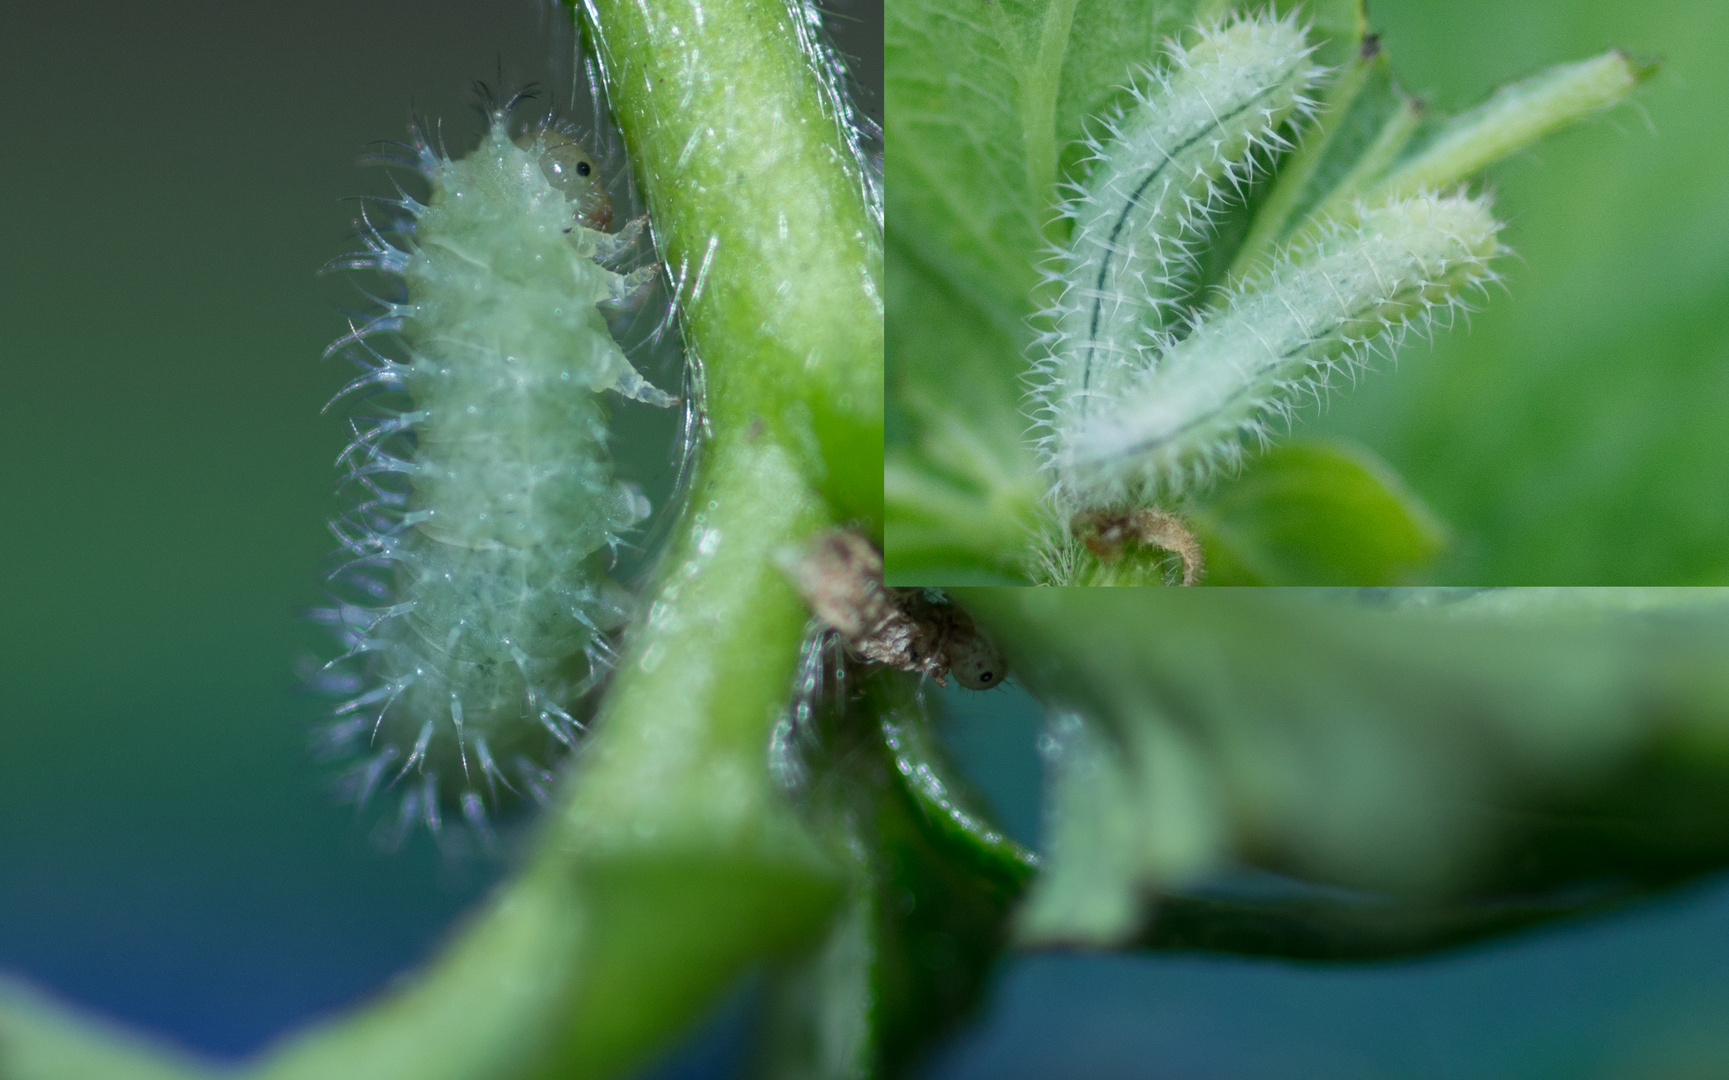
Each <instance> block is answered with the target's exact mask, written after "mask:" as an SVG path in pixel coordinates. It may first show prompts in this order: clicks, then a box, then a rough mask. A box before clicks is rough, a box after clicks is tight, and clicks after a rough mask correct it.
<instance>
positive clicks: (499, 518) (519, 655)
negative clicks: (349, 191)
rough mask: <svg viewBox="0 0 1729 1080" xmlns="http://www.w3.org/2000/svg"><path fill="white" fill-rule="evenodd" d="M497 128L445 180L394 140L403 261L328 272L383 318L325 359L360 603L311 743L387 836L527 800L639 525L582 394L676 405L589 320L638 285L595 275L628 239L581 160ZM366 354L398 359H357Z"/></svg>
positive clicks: (570, 711) (552, 140)
mask: <svg viewBox="0 0 1729 1080" xmlns="http://www.w3.org/2000/svg"><path fill="white" fill-rule="evenodd" d="M513 104H514V103H513ZM510 112H511V109H510V107H509V106H506V107H505V108H503V109H499V110H496V111H495V112H494V114H493V116H492V120H491V126H490V130H489V131H488V133H487V135H486V136H485V137H484V138H483V139H482V141H481V144H480V146H479V148H478V149H476V150H475V151H474V152H473V153H471V154H469V155H468V156H466V157H463V158H461V159H458V160H451V159H450V158H448V157H446V156H445V155H444V154H443V153H442V152H441V151H440V150H437V149H434V147H433V146H432V145H431V143H430V141H429V140H428V139H427V138H425V137H424V135H422V134H420V133H418V132H417V133H416V136H415V139H414V141H413V144H412V150H413V152H414V161H413V164H414V165H415V166H417V167H418V168H419V169H420V171H421V172H422V173H423V174H424V175H425V177H426V179H427V181H428V182H429V183H430V185H431V189H432V195H431V198H430V199H429V200H428V201H427V202H426V203H424V204H422V203H419V202H417V201H415V200H413V199H408V198H406V197H405V198H404V199H403V200H401V202H400V203H399V204H398V205H399V206H400V207H401V208H402V210H403V211H405V214H406V217H405V221H406V222H407V223H408V224H410V225H411V226H412V231H411V237H412V238H411V240H410V241H408V242H406V243H403V244H402V245H401V246H397V245H396V244H393V243H391V242H390V238H389V237H387V235H385V234H383V233H380V232H379V231H377V230H374V229H371V228H370V226H369V227H368V228H367V229H366V231H365V232H364V236H365V238H366V242H367V250H366V251H365V252H364V253H362V254H360V255H358V256H356V257H355V258H354V259H352V260H350V261H349V262H348V264H347V265H350V266H358V267H365V268H370V269H373V270H377V271H380V272H383V273H385V274H389V275H394V276H396V277H399V278H400V279H401V280H402V282H403V283H404V284H405V285H406V297H405V298H404V299H402V300H400V301H398V302H393V303H388V304H386V305H385V308H384V310H383V311H382V312H381V313H379V314H378V315H377V317H375V318H374V319H372V320H371V321H370V322H368V323H365V324H363V325H361V326H359V327H358V328H356V330H355V331H354V332H353V333H352V334H351V335H350V336H349V337H348V338H345V339H344V340H343V341H341V342H338V346H341V347H345V348H347V349H348V351H349V353H350V354H351V355H354V356H355V357H356V358H357V359H359V360H361V361H362V363H363V364H364V366H365V367H366V371H365V373H364V374H363V375H362V376H361V377H360V378H359V379H357V380H355V382H354V383H353V384H351V386H350V387H349V390H351V391H352V390H360V389H366V388H371V389H372V390H373V391H374V395H373V397H372V400H371V415H369V416H368V417H367V418H366V419H365V420H363V421H360V422H358V423H357V425H356V438H355V441H354V442H353V444H351V445H350V446H349V448H348V450H347V451H346V452H345V454H344V455H343V460H344V462H345V463H347V464H348V466H349V472H348V476H347V479H348V481H349V482H350V484H351V485H352V486H353V487H354V488H355V490H357V491H359V492H360V493H361V499H360V501H359V503H358V505H356V506H355V507H354V508H353V509H352V510H351V511H350V512H349V513H348V514H347V515H346V516H345V517H344V518H343V519H341V520H340V521H339V522H337V523H336V531H337V533H338V535H339V536H340V538H341V540H342V545H343V550H342V553H341V554H342V555H343V556H345V557H346V559H347V562H346V565H345V566H344V567H343V569H342V570H341V571H340V572H339V579H340V580H341V581H342V582H343V583H345V585H346V586H347V588H348V589H349V590H350V593H351V594H352V595H359V596H365V597H370V598H371V600H370V602H347V603H343V604H341V605H339V606H338V607H336V608H334V609H331V610H330V611H328V612H327V613H326V617H327V618H328V619H329V620H330V621H332V622H333V623H335V624H336V626H337V628H338V630H339V633H340V634H341V635H342V637H343V640H344V643H345V645H346V646H347V652H346V653H345V654H344V657H343V658H341V659H340V660H339V661H338V662H336V663H335V665H334V666H333V668H332V669H331V670H333V671H337V672H344V671H346V673H347V674H346V678H347V679H348V685H349V687H350V689H351V690H352V694H351V696H350V697H348V699H347V700H346V701H344V702H343V703H342V704H341V705H339V706H338V707H337V708H336V710H335V712H336V717H337V719H336V722H335V723H334V724H333V725H332V727H331V728H330V741H331V744H332V745H333V747H335V748H336V749H339V750H341V751H344V752H348V753H353V754H357V755H359V757H360V763H359V764H358V765H357V766H355V768H354V769H353V771H352V772H351V774H350V777H349V779H350V788H351V790H350V791H349V793H348V794H349V795H350V796H351V797H352V798H354V799H356V800H358V801H361V802H364V801H365V800H366V799H367V798H369V797H370V796H371V795H373V794H374V793H375V792H376V791H378V790H380V789H381V788H386V787H395V788H397V789H398V790H400V791H401V792H402V801H401V805H400V811H399V814H398V815H397V816H396V821H397V826H396V829H395V832H396V835H397V836H398V837H399V836H400V834H401V833H402V832H404V831H406V829H407V828H409V827H411V826H412V825H414V824H415V823H417V822H424V823H425V824H426V825H428V826H429V827H431V828H433V829H434V830H435V831H436V830H437V829H438V827H439V825H440V823H441V813H442V808H446V807H459V808H460V810H461V812H462V814H463V816H464V817H466V818H467V819H469V820H470V821H471V822H472V823H473V824H475V825H476V826H477V827H479V828H482V829H484V828H485V825H486V807H487V806H488V805H490V804H494V803H496V802H497V800H499V799H500V798H501V797H503V796H505V795H508V794H509V793H510V792H527V793H531V794H541V793H543V791H544V787H545V784H546V783H547V780H548V777H549V773H548V767H549V765H550V763H551V762H552V760H553V759H554V758H555V757H556V755H557V754H558V753H560V752H561V751H562V749H563V748H566V747H569V746H571V745H573V744H574V742H575V740H576V738H577V736H578V732H579V728H580V726H581V725H580V723H579V720H578V718H577V716H576V715H574V710H575V709H577V708H578V704H577V703H578V701H579V699H580V698H581V697H582V696H583V695H584V694H585V693H586V692H587V691H588V690H589V689H590V688H591V687H592V686H593V685H594V684H595V683H596V681H597V680H598V679H599V678H600V677H601V676H602V675H604V673H605V672H606V670H607V667H608V663H609V659H610V649H609V645H608V642H607V637H606V635H607V632H608V631H609V630H611V629H614V628H615V627H616V626H617V625H619V624H620V622H621V621H622V617H623V614H624V607H625V603H626V600H627V598H626V597H625V596H624V594H623V591H622V590H621V589H620V588H619V587H618V586H617V585H616V584H614V583H613V582H612V581H611V580H610V579H609V577H608V576H607V566H608V559H609V556H610V554H611V549H613V548H614V547H615V546H616V545H617V544H618V543H619V540H620V537H621V536H622V535H623V534H624V533H625V532H626V531H627V530H629V529H630V528H631V526H633V525H634V524H636V523H637V522H639V521H641V520H642V519H643V518H644V517H645V516H646V515H647V513H648V511H649V507H648V503H647V500H646V499H645V498H644V497H643V496H642V494H641V493H640V492H639V491H637V490H636V489H635V488H634V487H632V486H630V485H627V484H624V483H621V482H620V481H618V480H617V479H615V477H614V476H613V471H612V465H611V459H610V456H609V454H608V452H607V441H608V427H607V421H608V411H607V406H606V402H605V398H604V396H603V395H604V394H605V393H606V392H607V391H613V392H616V393H618V394H621V395H624V396H626V397H631V398H635V399H637V400H639V401H645V402H648V403H650V404H653V405H659V406H667V405H671V404H673V403H674V402H675V400H676V399H675V398H673V397H671V396H669V395H667V394H666V393H663V392H662V391H660V390H658V389H656V388H655V387H653V386H651V385H650V384H649V383H648V382H646V381H645V380H644V379H643V378H642V376H641V375H640V374H639V373H638V372H637V371H636V369H635V368H634V367H633V366H632V365H631V363H630V361H629V360H628V359H627V358H626V356H625V354H624V352H623V351H622V350H621V349H620V347H619V345H618V343H617V342H616V341H615V340H614V338H613V336H612V334H611V332H610V331H609V329H608V326H607V323H606V320H605V318H604V317H603V314H602V311H601V308H600V305H603V304H607V303H610V302H618V301H623V300H626V299H628V298H630V297H631V296H632V295H633V294H635V293H636V292H638V291H639V290H640V289H642V288H643V287H644V286H645V285H647V284H648V282H649V281H651V280H652V277H653V273H654V270H653V269H652V268H643V269H640V270H637V271H635V272H631V273H621V272H618V271H616V270H613V269H609V268H608V266H607V265H606V264H607V263H608V262H611V261H616V260H621V259H625V258H628V257H629V256H630V255H631V254H632V253H633V252H634V250H635V246H636V241H637V236H638V234H639V232H640V229H641V225H642V223H641V222H640V221H636V222H632V223H631V224H630V225H628V226H627V227H626V228H625V229H623V230H621V231H620V232H618V233H608V232H605V231H604V230H605V228H606V226H607V225H608V223H609V222H610V219H611V201H610V199H609V197H608V194H607V191H606V188H605V186H604V185H603V184H602V182H601V177H600V176H599V174H598V167H597V165H596V163H595V161H594V159H593V158H592V157H591V156H590V155H589V153H588V151H587V150H586V149H585V148H584V147H583V146H582V144H581V143H580V142H579V141H578V140H577V138H576V137H575V136H574V134H573V133H572V132H570V131H569V130H567V129H565V128H564V127H562V126H560V125H558V124H554V123H550V122H542V123H539V124H535V125H532V126H530V127H529V129H528V130H526V131H525V132H522V133H520V134H517V135H515V136H514V137H513V135H512V132H511V116H510ZM383 334H394V335H395V336H396V337H397V338H399V339H400V340H401V342H402V343H403V345H404V346H405V350H404V351H403V353H402V355H401V356H400V357H390V356H387V355H385V354H384V353H383V352H381V351H379V350H378V349H377V348H375V347H374V345H373V343H372V342H373V341H374V340H375V339H376V338H377V337H378V336H379V335H383ZM380 413H382V415H379V414H380Z"/></svg>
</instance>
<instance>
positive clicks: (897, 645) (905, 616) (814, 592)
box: [786, 529, 1008, 690]
mask: <svg viewBox="0 0 1729 1080" xmlns="http://www.w3.org/2000/svg"><path fill="white" fill-rule="evenodd" d="M786 569H787V572H788V574H789V575H790V576H791V577H792V579H793V583H794V584H795V585H797V586H798V590H799V592H800V594H802V595H803V596H804V599H805V603H807V604H809V605H810V609H811V611H812V612H813V613H814V614H815V615H816V617H817V618H819V619H821V620H822V621H823V622H824V623H826V624H827V625H828V626H830V627H831V628H832V629H833V630H834V631H835V632H836V633H837V634H839V635H840V638H841V641H843V642H844V643H845V644H846V647H847V651H848V652H851V653H852V654H853V655H854V656H856V657H858V658H859V659H860V660H865V661H868V662H870V663H873V664H887V665H888V666H889V667H892V668H897V669H899V670H901V671H913V672H918V673H920V674H924V675H929V676H930V677H931V678H933V679H935V680H936V681H937V683H938V684H939V685H941V684H945V683H946V681H947V678H948V676H950V675H953V676H954V678H955V681H956V682H958V683H960V684H961V685H962V686H964V687H966V688H967V689H969V690H988V689H990V688H991V687H993V686H995V685H997V684H998V683H1000V682H1002V681H1003V676H1004V675H1006V674H1007V673H1008V664H1007V662H1006V661H1005V660H1004V659H1003V655H1002V653H1001V652H1000V651H998V649H997V647H996V646H995V645H994V644H992V643H991V640H990V639H989V638H988V637H986V636H985V634H984V633H983V631H981V630H980V629H979V628H978V626H977V625H976V624H974V622H973V620H972V616H970V615H968V614H967V613H966V612H965V611H963V610H962V609H961V608H960V607H958V606H956V605H955V604H954V603H953V602H952V601H950V600H949V599H948V597H947V596H945V595H944V594H943V593H942V591H941V590H939V589H924V588H893V587H890V586H886V585H884V584H883V560H882V555H880V554H879V553H878V552H877V550H876V548H875V547H873V546H871V543H870V541H869V540H866V539H865V538H864V537H862V536H860V535H859V534H858V533H855V532H848V531H847V530H845V529H829V530H827V531H825V532H822V533H819V534H817V536H816V538H815V539H814V540H813V541H812V542H811V544H810V546H809V547H808V548H806V550H805V552H804V553H803V555H801V556H800V557H798V558H796V559H793V560H790V561H789V563H788V565H787V567H786Z"/></svg>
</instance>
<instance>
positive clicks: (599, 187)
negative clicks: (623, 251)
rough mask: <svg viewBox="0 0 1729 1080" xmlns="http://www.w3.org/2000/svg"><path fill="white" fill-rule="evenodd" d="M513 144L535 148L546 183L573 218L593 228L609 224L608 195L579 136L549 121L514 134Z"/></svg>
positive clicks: (596, 164) (598, 170)
mask: <svg viewBox="0 0 1729 1080" xmlns="http://www.w3.org/2000/svg"><path fill="white" fill-rule="evenodd" d="M516 145H518V146H520V147H522V148H523V149H524V150H529V151H537V152H538V153H539V155H540V171H541V172H542V173H544V174H546V180H547V183H549V184H551V185H552V186H553V188H554V189H555V190H557V191H558V192H559V193H560V194H562V195H563V196H564V197H565V198H566V199H567V200H569V202H570V205H571V210H572V212H573V213H574V215H575V217H576V220H577V221H578V222H580V223H581V224H583V225H585V226H587V227H588V228H590V229H594V230H595V231H597V232H605V231H607V229H609V228H611V227H612V196H610V195H608V194H607V193H606V185H605V184H603V183H601V180H600V164H599V163H598V162H596V161H595V160H594V155H593V154H590V153H589V152H588V147H586V146H584V145H582V140H580V139H578V138H577V137H576V136H575V135H572V134H571V133H570V132H568V131H565V130H564V129H563V128H560V127H558V126H556V125H553V124H547V125H545V126H543V127H540V128H536V129H534V130H532V131H528V132H524V133H523V134H521V135H519V136H517V139H516Z"/></svg>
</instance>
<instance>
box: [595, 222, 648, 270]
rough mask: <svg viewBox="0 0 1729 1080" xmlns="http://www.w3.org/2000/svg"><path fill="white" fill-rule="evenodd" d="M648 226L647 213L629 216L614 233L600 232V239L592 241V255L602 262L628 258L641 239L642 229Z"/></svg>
mask: <svg viewBox="0 0 1729 1080" xmlns="http://www.w3.org/2000/svg"><path fill="white" fill-rule="evenodd" d="M647 227H648V215H647V214H644V215H643V216H641V217H635V218H631V219H630V220H629V221H627V222H625V223H624V228H622V229H620V230H618V231H617V232H615V233H601V234H600V239H598V240H596V241H595V243H594V256H595V258H597V259H600V260H601V261H602V262H610V261H611V260H613V259H619V258H628V257H629V256H631V255H633V254H635V252H636V245H637V243H638V241H640V240H641V239H642V230H643V229H645V228H647Z"/></svg>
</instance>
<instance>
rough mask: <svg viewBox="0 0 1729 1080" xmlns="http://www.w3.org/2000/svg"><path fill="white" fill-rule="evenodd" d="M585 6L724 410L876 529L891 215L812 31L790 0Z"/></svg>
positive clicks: (606, 1) (723, 415)
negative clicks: (816, 55)
mask: <svg viewBox="0 0 1729 1080" xmlns="http://www.w3.org/2000/svg"><path fill="white" fill-rule="evenodd" d="M584 9H585V11H586V13H587V21H588V24H589V26H590V28H591V30H592V31H593V37H594V38H595V40H596V46H597V49H596V51H597V53H598V55H599V57H600V60H601V63H602V66H603V68H604V70H605V73H606V80H607V86H608V88H609V89H610V91H611V95H612V101H613V105H614V109H615V111H616V113H617V116H618V121H619V124H620V126H621V127H622V129H623V131H624V137H625V143H626V145H627V146H628V147H629V149H630V153H631V156H632V160H633V161H634V162H635V164H636V168H637V172H638V175H639V176H640V177H641V178H642V182H643V190H644V191H645V193H646V194H647V197H648V204H649V209H650V211H651V212H652V214H653V215H654V220H655V227H656V235H657V239H658V241H659V243H660V245H661V254H662V256H663V258H664V259H665V260H666V263H667V265H668V266H669V267H671V268H672V272H673V276H674V279H675V281H679V282H681V283H682V288H681V290H680V295H679V303H681V304H682V305H683V311H682V316H681V320H680V322H681V325H682V326H683V328H684V331H685V340H686V343H687V345H689V346H691V347H693V348H694V350H695V353H696V354H697V356H699V357H700V358H701V361H702V362H703V363H704V364H705V365H706V366H707V378H708V382H709V392H710V397H709V410H710V416H711V418H712V420H713V422H714V424H715V425H717V426H718V425H721V424H723V423H737V422H739V421H740V420H743V421H745V422H755V423H761V424H766V425H768V426H769V427H770V428H772V429H773V431H774V433H775V435H776V436H777V437H778V438H779V439H780V441H781V442H782V443H783V445H785V446H787V447H788V448H789V449H791V450H793V451H795V452H796V453H797V455H798V458H799V461H800V464H801V467H802V468H804V469H805V470H807V471H808V472H809V473H810V474H811V475H812V476H813V477H814V478H815V479H816V481H817V483H818V486H819V488H820V490H821V491H822V493H823V495H824V497H825V498H827V499H828V501H829V503H830V505H831V506H832V507H833V508H834V512H835V515H836V516H837V517H839V518H843V519H844V518H857V519H861V520H862V521H863V522H864V524H865V525H866V526H867V527H868V529H869V530H870V531H871V532H872V533H873V534H874V535H876V536H877V537H878V538H879V539H880V537H881V532H882V447H883V391H882V388H883V328H882V319H883V299H882V230H881V225H880V222H879V221H878V220H876V219H875V218H874V217H873V215H872V213H871V212H870V210H869V208H868V207H867V205H866V202H865V199H864V196H863V190H864V185H863V181H862V179H861V177H860V176H859V174H858V165H857V162H856V160H855V157H854V155H853V154H852V153H851V152H850V151H849V150H848V148H847V147H846V146H845V144H844V142H843V140H842V136H841V129H840V126H839V119H840V118H839V117H837V116H836V114H835V109H834V106H833V102H832V100H831V97H830V95H829V94H828V93H827V92H826V91H825V90H824V87H823V84H822V82H821V81H820V80H819V78H818V76H817V75H816V73H815V72H813V70H812V65H811V63H810V61H809V59H808V58H807V56H806V55H805V53H804V51H803V49H802V48H801V47H800V44H799V42H800V38H801V35H802V34H803V33H808V30H807V29H806V28H803V27H801V26H799V25H796V24H795V23H794V21H793V18H792V12H791V10H790V8H789V6H788V5H787V4H786V3H785V2H784V0H644V2H642V3H626V2H621V0H584ZM723 356H750V357H751V358H752V359H751V362H750V363H749V364H748V365H740V364H736V363H734V364H728V363H723V362H721V358H722V357H723ZM739 380H748V381H749V382H750V384H751V385H750V387H749V388H748V389H746V388H743V387H739V386H737V385H735V384H736V383H737V382H738V381H739ZM741 391H743V392H741Z"/></svg>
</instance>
